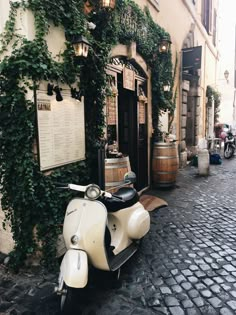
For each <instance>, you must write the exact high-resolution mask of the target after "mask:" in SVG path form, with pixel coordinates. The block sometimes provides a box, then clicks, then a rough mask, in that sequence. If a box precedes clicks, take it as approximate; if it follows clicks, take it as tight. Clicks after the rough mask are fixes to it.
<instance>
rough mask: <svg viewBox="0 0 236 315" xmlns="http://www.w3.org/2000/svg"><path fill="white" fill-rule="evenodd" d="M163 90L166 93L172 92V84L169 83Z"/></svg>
mask: <svg viewBox="0 0 236 315" xmlns="http://www.w3.org/2000/svg"><path fill="white" fill-rule="evenodd" d="M163 90H164V92H170V83H169V82H167V83H166V84H164V85H163Z"/></svg>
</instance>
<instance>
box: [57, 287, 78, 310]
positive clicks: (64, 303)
mask: <svg viewBox="0 0 236 315" xmlns="http://www.w3.org/2000/svg"><path fill="white" fill-rule="evenodd" d="M63 291H64V293H63V294H62V295H61V314H63V315H72V314H75V301H76V298H75V295H77V294H76V293H78V292H77V291H78V290H76V289H74V288H71V287H68V286H67V285H66V284H64V287H63ZM76 314H77V315H79V314H81V313H80V312H79V310H78V309H77V307H76Z"/></svg>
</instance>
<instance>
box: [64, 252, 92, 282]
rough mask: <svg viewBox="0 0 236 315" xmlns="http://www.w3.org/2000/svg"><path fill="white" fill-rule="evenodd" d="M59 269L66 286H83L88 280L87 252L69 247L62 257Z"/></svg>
mask: <svg viewBox="0 0 236 315" xmlns="http://www.w3.org/2000/svg"><path fill="white" fill-rule="evenodd" d="M60 271H61V277H62V278H63V280H64V282H65V283H66V285H67V286H69V287H72V288H84V287H85V286H86V284H87V282H88V259H87V254H86V253H85V252H83V251H80V250H73V249H69V250H68V251H67V252H66V254H65V256H64V257H63V260H62V263H61V267H60Z"/></svg>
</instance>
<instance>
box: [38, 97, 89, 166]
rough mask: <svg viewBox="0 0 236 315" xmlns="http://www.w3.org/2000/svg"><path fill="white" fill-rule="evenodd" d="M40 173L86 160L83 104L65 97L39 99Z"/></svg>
mask: <svg viewBox="0 0 236 315" xmlns="http://www.w3.org/2000/svg"><path fill="white" fill-rule="evenodd" d="M37 118H38V138H39V156H40V169H41V170H42V171H43V170H47V169H51V168H54V167H57V166H61V165H64V164H69V163H73V162H76V161H79V160H84V159H85V123H84V103H83V101H81V102H79V101H77V100H75V99H73V98H71V97H70V96H65V95H63V101H61V102H57V101H56V99H55V96H52V97H49V96H47V95H46V94H44V95H43V94H38V95H37Z"/></svg>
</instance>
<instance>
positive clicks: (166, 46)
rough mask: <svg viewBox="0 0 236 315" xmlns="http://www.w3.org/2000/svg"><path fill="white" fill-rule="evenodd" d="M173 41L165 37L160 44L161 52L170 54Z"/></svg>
mask: <svg viewBox="0 0 236 315" xmlns="http://www.w3.org/2000/svg"><path fill="white" fill-rule="evenodd" d="M170 45H171V41H170V40H169V38H167V37H163V38H162V39H161V40H160V42H159V45H158V47H159V52H160V53H168V52H169V49H170Z"/></svg>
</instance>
